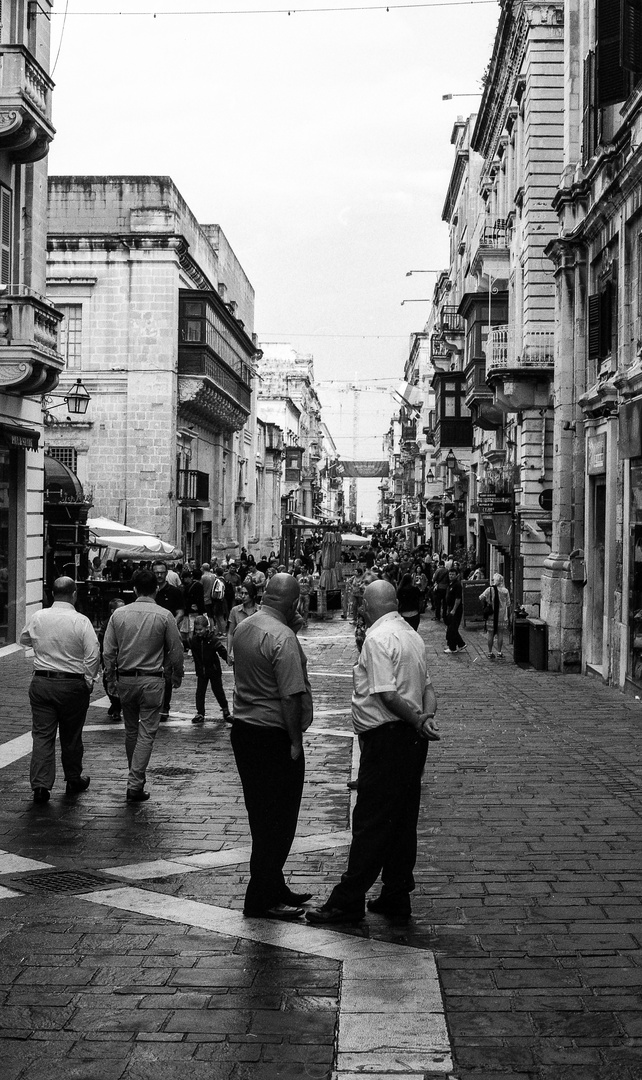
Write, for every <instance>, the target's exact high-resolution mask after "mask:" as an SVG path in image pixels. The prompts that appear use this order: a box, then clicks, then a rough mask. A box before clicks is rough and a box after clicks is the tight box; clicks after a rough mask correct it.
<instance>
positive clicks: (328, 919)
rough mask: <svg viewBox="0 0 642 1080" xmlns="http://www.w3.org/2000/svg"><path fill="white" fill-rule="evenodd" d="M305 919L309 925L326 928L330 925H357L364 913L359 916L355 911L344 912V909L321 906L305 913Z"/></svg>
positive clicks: (326, 905) (327, 905)
mask: <svg viewBox="0 0 642 1080" xmlns="http://www.w3.org/2000/svg"><path fill="white" fill-rule="evenodd" d="M305 917H306V919H307V921H308V922H309V923H314V924H315V925H318V926H326V925H329V924H331V923H352V924H354V923H359V922H361V921H362V920H363V917H364V913H363V912H361V914H359V912H356V911H346V910H345V908H340V907H332V906H331V905H329V904H323V905H322V906H321V907H318V908H312V909H311V910H310V911H306V913H305Z"/></svg>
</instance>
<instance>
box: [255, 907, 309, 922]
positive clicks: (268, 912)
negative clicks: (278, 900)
mask: <svg viewBox="0 0 642 1080" xmlns="http://www.w3.org/2000/svg"><path fill="white" fill-rule="evenodd" d="M243 914H244V915H246V916H247V917H248V918H250V919H282V920H283V921H284V922H287V921H289V920H291V919H300V918H301V916H302V915H303V914H304V908H302V907H298V906H295V905H294V904H274V906H273V907H271V908H264V910H263V911H248V910H246V909H244V910H243Z"/></svg>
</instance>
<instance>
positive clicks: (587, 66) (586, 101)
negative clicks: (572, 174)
mask: <svg viewBox="0 0 642 1080" xmlns="http://www.w3.org/2000/svg"><path fill="white" fill-rule="evenodd" d="M596 116H597V114H596V109H595V53H594V52H593V51H591V52H589V53H587V55H586V57H585V59H584V89H583V101H582V160H583V161H585V162H586V161H588V159H589V158H590V157H592V156H593V154H594V153H595V147H596V145H597V126H596Z"/></svg>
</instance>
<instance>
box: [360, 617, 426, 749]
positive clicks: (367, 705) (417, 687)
mask: <svg viewBox="0 0 642 1080" xmlns="http://www.w3.org/2000/svg"><path fill="white" fill-rule="evenodd" d="M352 681H353V691H352V723H353V725H354V730H355V731H356V732H357V734H361V733H362V732H366V731H370V730H371V729H372V728H375V727H380V726H381V724H391V723H396V722H399V723H403V721H402V720H400V718H399V717H398V716H396V715H395V714H394V713H392V712H390V710H389V709H387V708H386V706H385V705H384V703H383V700H382V698H381V697H380V696H379V695H380V694H382V693H385V692H386V691H392V692H394V691H395V690H396V691H397V693H398V694H399V696H400V697H402V698H403V700H404V701H405V702H406V703H407V704H408V705H410V706H411V707H412V708H416V709H417V710H418V711H421V708H422V701H423V694H424V689H425V687H426V685H427V684H428V683H430V675H429V674H428V662H427V658H426V647H425V645H424V643H423V640H422V639H421V637H420V636H419V634H418V633H417V632H416V630H413V629H412V627H411V626H409V625H408V623H407V622H406V621H405V619H402V617H401V615H400V614H399V613H398V612H397V611H390V612H388V614H387V615H382V617H381V618H380V619H377V621H376V623H373V625H372V626H371V627H370V628H369V630H367V631H366V639H365V641H364V644H363V649H362V650H361V654H360V656H359V660H358V662H357V663H356V664H355V665H354V667H353V669H352Z"/></svg>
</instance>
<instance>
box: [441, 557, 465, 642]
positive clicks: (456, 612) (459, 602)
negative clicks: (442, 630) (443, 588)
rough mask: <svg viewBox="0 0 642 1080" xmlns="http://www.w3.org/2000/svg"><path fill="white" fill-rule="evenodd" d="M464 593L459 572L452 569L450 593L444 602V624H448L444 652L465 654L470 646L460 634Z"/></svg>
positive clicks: (448, 592)
mask: <svg viewBox="0 0 642 1080" xmlns="http://www.w3.org/2000/svg"><path fill="white" fill-rule="evenodd" d="M463 604H464V591H463V588H462V584H461V581H460V580H459V577H458V575H457V570H456V568H455V567H452V568H451V569H450V570H449V571H448V591H447V593H446V599H445V600H444V622H445V623H446V648H445V649H444V652H446V653H450V655H451V656H452V655H453V653H458V652H463V651H464V649H467V648H468V646H467V644H466V642H465V641H464V639H463V637H462V636H461V634H460V633H459V626H460V624H461V619H462V615H463V614H464V607H463Z"/></svg>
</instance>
